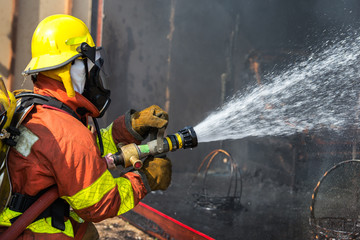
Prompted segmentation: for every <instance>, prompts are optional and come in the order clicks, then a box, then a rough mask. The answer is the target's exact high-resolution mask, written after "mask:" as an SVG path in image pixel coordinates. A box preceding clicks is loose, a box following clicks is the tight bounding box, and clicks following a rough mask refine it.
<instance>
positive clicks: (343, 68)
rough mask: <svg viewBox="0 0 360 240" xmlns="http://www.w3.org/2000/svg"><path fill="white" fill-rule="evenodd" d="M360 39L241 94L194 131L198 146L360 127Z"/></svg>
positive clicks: (347, 41)
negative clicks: (303, 132) (310, 131)
mask: <svg viewBox="0 0 360 240" xmlns="http://www.w3.org/2000/svg"><path fill="white" fill-rule="evenodd" d="M359 59H360V37H359V36H355V37H354V36H352V37H348V38H346V39H345V40H342V41H339V42H338V43H336V44H333V45H332V46H330V47H328V48H327V49H326V50H324V51H322V52H321V53H318V54H313V55H312V56H310V57H309V58H308V59H307V60H305V61H303V62H300V63H298V64H296V65H294V66H291V67H289V69H287V70H285V71H284V72H282V73H280V74H268V75H267V76H265V78H266V80H267V82H269V83H267V84H263V85H261V86H258V87H256V88H253V89H252V90H250V91H247V93H243V94H237V95H236V96H234V97H233V98H232V99H230V100H229V101H228V102H227V103H226V104H224V105H223V106H222V107H221V108H219V109H218V110H216V111H214V112H213V113H211V114H210V115H209V116H208V117H207V118H206V119H205V120H204V121H202V122H201V123H199V124H198V125H197V126H195V127H194V129H195V132H196V133H197V136H198V141H199V142H210V141H219V140H226V139H241V138H244V137H248V136H256V137H261V136H280V135H291V134H294V133H296V132H301V131H304V130H313V129H323V128H330V129H334V130H337V129H342V128H345V127H348V126H350V125H351V126H354V125H358V110H359V106H358V105H359V92H360V87H359V86H360V83H359V82H360V79H359V77H360V62H359Z"/></svg>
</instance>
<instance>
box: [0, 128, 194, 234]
mask: <svg viewBox="0 0 360 240" xmlns="http://www.w3.org/2000/svg"><path fill="white" fill-rule="evenodd" d="M163 133H164V130H161V131H158V133H157V139H155V140H152V141H149V142H148V143H146V144H144V145H136V144H128V145H125V146H122V147H120V148H119V149H118V150H119V152H117V153H115V154H113V157H114V163H115V165H121V166H123V167H125V168H128V167H131V166H133V167H134V168H135V169H139V168H141V167H142V165H143V161H144V160H145V158H146V157H148V156H156V155H159V154H164V153H167V152H169V151H176V150H177V149H187V148H194V147H196V146H197V144H198V141H197V136H196V133H195V131H194V129H193V127H185V128H184V129H182V130H180V131H178V132H177V133H175V134H171V135H168V136H167V137H163V136H162V134H163ZM57 198H59V194H58V190H57V188H56V187H53V188H51V189H50V190H48V191H47V192H46V193H44V194H43V195H42V196H41V197H40V198H39V199H38V201H36V202H35V203H34V204H32V205H31V206H30V207H29V208H28V209H27V210H26V211H25V212H24V213H23V214H22V215H21V216H20V217H19V219H17V220H16V221H15V222H14V224H12V226H11V227H9V228H8V229H6V231H5V232H4V233H2V234H1V235H0V239H6V240H12V239H16V238H17V237H18V236H19V235H20V234H21V233H22V232H23V231H24V230H25V229H26V227H27V226H29V225H30V224H31V223H32V222H33V221H34V220H35V219H36V218H37V217H38V216H39V215H40V214H41V213H42V212H43V211H45V209H46V208H47V207H49V206H50V205H51V204H52V203H53V202H54V201H55V200H56V199H57Z"/></svg>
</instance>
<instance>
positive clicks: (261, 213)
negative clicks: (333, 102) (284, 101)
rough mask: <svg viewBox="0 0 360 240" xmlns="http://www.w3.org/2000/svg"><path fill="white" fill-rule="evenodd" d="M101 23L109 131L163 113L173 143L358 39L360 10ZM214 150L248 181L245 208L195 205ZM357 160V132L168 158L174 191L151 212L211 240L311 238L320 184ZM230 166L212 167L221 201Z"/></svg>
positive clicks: (212, 6)
mask: <svg viewBox="0 0 360 240" xmlns="http://www.w3.org/2000/svg"><path fill="white" fill-rule="evenodd" d="M104 13H105V18H104V32H103V46H104V47H105V49H106V52H107V55H108V56H107V57H108V59H109V62H110V72H111V81H109V82H108V86H109V87H110V89H111V90H112V101H113V102H112V105H111V107H110V110H109V113H108V114H107V116H106V119H105V122H107V123H110V122H111V121H112V120H113V119H114V118H115V117H116V116H117V114H118V113H119V112H125V111H126V110H127V109H129V108H134V109H142V108H145V107H147V106H149V105H151V104H157V105H159V106H161V107H163V108H165V109H166V110H168V111H169V115H170V124H169V126H168V133H173V132H176V131H177V130H179V129H181V128H183V127H184V126H187V125H192V126H194V125H196V124H197V123H199V122H201V120H203V119H204V118H205V117H206V116H207V115H208V114H209V113H210V112H211V111H213V110H215V109H216V108H217V107H219V106H221V104H222V103H223V102H224V101H226V100H227V99H228V98H229V97H231V96H233V94H234V93H236V92H238V91H242V90H243V89H245V88H247V87H248V86H249V85H258V84H262V83H264V81H266V80H265V79H264V78H263V76H264V75H265V74H266V73H268V72H276V71H281V70H283V69H284V68H286V66H288V64H292V63H295V62H296V61H299V60H301V59H304V58H306V57H307V56H308V55H309V54H311V52H312V51H313V50H314V49H319V48H322V47H323V46H324V43H325V42H326V41H333V40H336V39H339V38H342V37H345V36H346V34H347V32H348V31H349V30H354V29H355V30H356V29H358V27H359V20H360V3H359V2H358V1H357V0H345V1H337V0H317V1H313V0H311V1H310V0H306V1H288V0H262V1H260V0H259V1H250V0H241V1H238V0H227V1H220V0H198V1H190V0H181V1H180V0H171V1H161V0H153V1H146V0H140V1H123V0H121V1H119V0H116V1H115V0H107V1H105V5H104ZM104 124H105V123H104ZM218 148H220V149H225V150H226V151H227V152H229V153H230V154H231V155H232V157H233V158H234V159H235V160H236V162H237V164H238V166H239V168H240V170H241V173H242V183H243V189H242V199H241V208H240V209H231V208H230V209H225V210H224V209H216V208H214V209H209V208H208V209H205V208H201V207H199V205H197V204H196V197H194V195H196V193H201V192H202V191H203V188H204V186H203V185H202V184H201V183H200V184H198V185H196V184H197V183H194V182H192V180H193V179H194V176H196V174H197V168H198V166H199V164H200V163H201V161H202V159H203V158H204V157H205V156H206V155H207V154H208V153H209V152H211V151H212V150H214V149H218ZM358 153H359V150H358V140H357V132H356V131H345V132H344V133H343V134H342V135H333V134H332V133H330V132H326V131H324V132H322V133H319V132H317V133H312V132H308V133H303V134H298V135H295V136H290V137H267V138H247V139H241V140H233V141H222V142H214V143H206V144H205V143H204V144H200V145H199V146H198V147H197V148H196V149H194V150H192V151H181V152H180V151H179V152H176V153H170V154H169V155H168V156H169V157H170V158H171V159H172V161H173V172H174V176H173V183H172V185H171V187H170V188H169V189H168V191H166V192H164V193H154V194H150V195H149V196H147V197H146V199H145V202H147V203H149V204H150V205H152V206H154V207H156V208H158V209H159V210H161V211H163V212H164V213H166V214H169V215H170V216H172V217H174V218H176V219H178V220H180V221H183V222H184V223H186V224H188V225H190V226H192V227H194V228H196V229H198V230H200V231H202V232H204V233H206V234H209V235H210V236H212V237H214V238H216V239H308V238H309V236H310V235H309V234H310V229H309V226H308V217H309V210H308V208H309V205H310V202H311V194H312V190H313V188H314V187H315V185H316V183H317V181H318V180H319V178H320V177H321V176H322V175H323V173H324V172H325V171H326V170H327V169H329V168H330V167H331V166H333V165H334V164H336V163H338V162H341V161H343V160H346V159H351V158H353V157H356V156H358ZM225 158H226V157H224V158H222V159H220V160H216V161H217V163H214V165H212V169H211V171H210V173H209V176H211V177H212V179H211V180H209V183H211V184H208V185H206V186H207V188H208V192H211V193H213V194H215V195H218V196H219V195H220V196H224V195H226V192H223V191H222V190H223V189H224V188H226V187H227V186H228V178H227V177H228V175H227V174H228V172H227V170H228V169H229V168H228V161H225V160H224V159H225ZM200 178H201V176H200ZM190 186H192V187H191V188H190V189H189V187H190Z"/></svg>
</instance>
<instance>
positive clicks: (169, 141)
mask: <svg viewBox="0 0 360 240" xmlns="http://www.w3.org/2000/svg"><path fill="white" fill-rule="evenodd" d="M166 141H167V142H168V144H169V151H171V150H172V148H173V145H172V142H171V140H170V138H169V137H166Z"/></svg>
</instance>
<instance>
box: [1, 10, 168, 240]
mask: <svg viewBox="0 0 360 240" xmlns="http://www.w3.org/2000/svg"><path fill="white" fill-rule="evenodd" d="M31 52H32V59H31V61H30V62H29V64H28V65H27V67H26V68H25V70H24V74H25V75H31V77H32V80H33V82H34V90H33V91H34V93H35V94H40V95H42V96H45V97H51V99H54V102H57V104H55V106H54V105H52V104H36V103H35V104H34V105H33V107H32V108H31V110H30V111H29V112H28V113H27V116H26V118H25V119H24V120H23V122H22V124H21V126H20V128H19V129H20V133H21V134H20V136H19V137H18V141H17V144H16V146H15V147H12V148H11V149H10V151H9V154H8V170H9V174H10V179H11V183H12V187H13V189H12V197H11V200H10V202H9V204H8V207H7V208H6V209H5V210H4V211H3V212H2V213H1V214H0V225H1V226H3V229H4V228H5V229H6V227H9V226H11V224H12V223H13V222H14V221H16V219H17V217H18V216H19V215H21V214H22V213H23V212H24V211H26V209H27V208H28V207H29V206H30V205H31V203H33V202H35V201H36V199H37V198H38V197H39V196H41V194H42V193H44V192H45V191H46V189H48V188H49V187H51V186H53V185H56V186H57V187H58V192H59V196H61V197H60V198H59V199H58V200H57V201H55V202H54V203H53V204H52V205H51V206H50V208H49V209H47V210H46V211H45V212H44V213H42V214H41V215H40V216H39V217H38V218H37V219H36V220H35V221H34V222H33V223H32V224H31V225H29V226H28V227H27V229H26V230H25V231H24V233H23V234H22V235H21V237H22V238H21V239H73V238H74V237H75V238H76V239H81V236H80V234H82V233H84V232H85V234H84V235H83V239H96V238H98V234H97V231H96V229H95V227H94V225H93V224H91V222H99V221H102V220H104V219H106V218H110V217H114V216H117V215H120V214H122V213H125V212H126V211H129V210H131V209H132V208H134V207H135V206H136V204H137V203H138V202H139V201H140V200H141V199H143V198H144V197H145V195H146V194H147V193H149V192H150V191H154V190H166V189H167V188H168V186H169V184H170V181H171V162H170V160H169V159H168V158H166V157H164V158H150V159H148V160H147V163H146V164H144V167H143V168H142V169H140V170H139V171H130V172H127V173H126V174H124V175H122V176H121V177H113V176H112V174H111V173H110V172H109V170H108V165H107V163H108V162H109V158H111V153H115V152H116V151H117V147H116V146H117V145H118V144H121V145H122V144H129V143H136V144H140V142H141V141H142V140H143V139H144V138H146V136H147V135H148V133H149V131H150V130H152V129H156V128H163V127H165V126H166V125H167V123H168V115H167V113H166V112H165V111H164V110H162V109H161V108H160V107H158V106H155V105H153V106H151V107H148V108H146V109H144V110H142V111H139V112H137V111H134V110H130V111H129V112H127V113H126V114H125V115H123V116H120V117H118V118H117V119H116V120H115V121H114V122H113V123H111V124H110V126H108V127H107V128H106V129H101V131H100V133H92V132H91V131H90V130H89V128H88V118H89V117H93V118H98V117H101V116H102V115H103V114H104V112H105V111H106V109H107V107H108V105H109V103H110V91H109V90H107V89H105V88H104V87H103V84H102V67H103V65H104V64H106V63H104V61H103V59H102V57H101V53H99V51H98V49H97V48H96V46H95V44H94V42H93V39H92V37H91V35H90V33H89V30H88V28H87V27H86V25H85V24H84V23H83V22H82V21H81V20H79V19H77V18H75V17H73V16H69V15H53V16H49V17H47V18H45V19H44V20H43V21H41V22H40V23H39V25H38V26H37V28H36V29H35V32H34V34H33V38H32V43H31ZM29 101H30V100H29ZM58 103H60V105H61V106H62V107H59V106H60V105H59V104H58ZM101 143H103V144H101ZM99 146H100V147H101V148H100V147H99ZM101 150H102V151H103V154H102V153H101ZM110 162H111V159H110ZM69 209H71V211H69Z"/></svg>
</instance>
